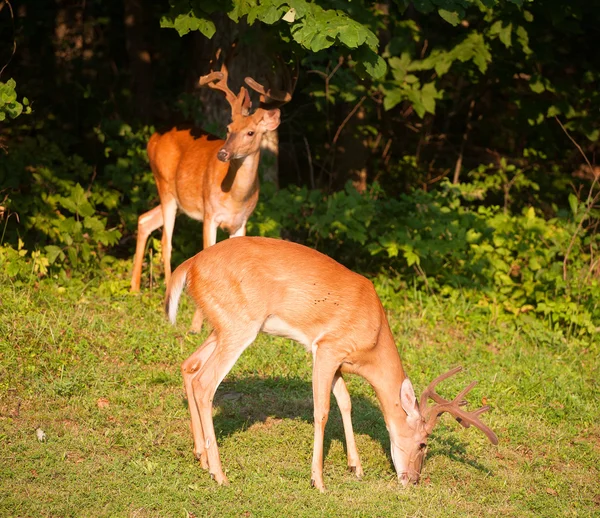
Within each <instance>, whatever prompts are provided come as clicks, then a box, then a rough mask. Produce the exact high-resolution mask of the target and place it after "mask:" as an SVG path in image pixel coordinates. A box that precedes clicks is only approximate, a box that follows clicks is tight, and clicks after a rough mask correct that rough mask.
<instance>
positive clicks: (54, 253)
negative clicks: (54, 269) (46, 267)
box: [44, 245, 65, 264]
mask: <svg viewBox="0 0 600 518" xmlns="http://www.w3.org/2000/svg"><path fill="white" fill-rule="evenodd" d="M44 250H46V257H47V258H48V262H49V263H50V264H54V261H56V259H57V258H58V257H60V258H61V259H64V257H65V254H64V253H63V251H62V250H61V248H60V247H58V246H55V245H48V246H45V247H44Z"/></svg>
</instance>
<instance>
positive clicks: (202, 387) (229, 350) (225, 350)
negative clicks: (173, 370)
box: [192, 329, 258, 485]
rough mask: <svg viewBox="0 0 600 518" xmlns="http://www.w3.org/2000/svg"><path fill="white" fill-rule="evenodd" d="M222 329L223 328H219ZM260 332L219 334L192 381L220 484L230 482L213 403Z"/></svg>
mask: <svg viewBox="0 0 600 518" xmlns="http://www.w3.org/2000/svg"><path fill="white" fill-rule="evenodd" d="M220 331H222V329H221V330H220ZM257 334H258V329H252V330H251V331H250V332H248V331H246V330H244V332H243V334H236V335H233V334H225V333H224V332H219V333H218V335H217V336H218V338H217V341H218V345H217V347H218V350H217V351H216V352H215V353H214V354H212V355H211V356H210V357H209V358H208V360H207V361H206V363H205V364H204V366H203V367H202V368H201V370H200V373H199V374H198V376H196V377H195V378H194V379H193V381H192V388H193V391H194V397H195V399H196V404H197V405H198V410H199V414H200V420H201V421H202V430H203V432H204V449H205V452H206V455H207V459H208V469H209V472H210V475H211V477H212V478H214V479H215V481H216V482H217V483H218V484H219V485H228V484H229V481H228V480H227V477H226V476H225V473H224V472H223V467H222V465H221V458H220V456H219V449H218V447H217V437H216V434H215V428H214V425H213V418H212V403H213V397H214V395H215V392H216V391H217V387H218V386H219V384H220V383H221V381H223V378H224V377H225V376H226V375H227V373H228V372H229V371H230V370H231V368H232V367H233V365H234V364H235V362H236V361H237V359H238V358H239V357H240V355H241V354H242V352H243V351H244V350H245V349H246V348H247V347H248V346H249V345H250V344H251V343H252V342H254V339H255V338H256V335H257Z"/></svg>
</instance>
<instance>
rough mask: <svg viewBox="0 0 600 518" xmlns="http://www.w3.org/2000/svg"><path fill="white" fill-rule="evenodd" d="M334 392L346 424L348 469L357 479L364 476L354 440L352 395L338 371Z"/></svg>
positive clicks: (333, 387)
mask: <svg viewBox="0 0 600 518" xmlns="http://www.w3.org/2000/svg"><path fill="white" fill-rule="evenodd" d="M331 388H332V392H333V395H334V396H335V399H336V401H337V404H338V407H339V409H340V413H341V414H342V422H343V423H344V435H345V436H346V453H347V454H348V468H349V469H350V471H351V472H353V473H354V474H355V475H356V476H357V478H361V477H362V476H363V475H364V471H363V468H362V464H361V463H360V457H359V456H358V449H357V448H356V442H355V440H354V430H353V429H352V402H351V401H350V393H349V392H348V388H347V387H346V383H345V382H344V378H342V374H341V373H340V371H339V370H338V371H337V372H336V373H335V376H334V378H333V384H332V387H331Z"/></svg>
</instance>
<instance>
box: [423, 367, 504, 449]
mask: <svg viewBox="0 0 600 518" xmlns="http://www.w3.org/2000/svg"><path fill="white" fill-rule="evenodd" d="M461 370H462V367H460V366H459V367H455V368H454V369H451V370H449V371H448V372H446V373H445V374H442V375H441V376H438V377H437V378H435V379H434V380H433V381H432V382H431V383H430V384H429V386H428V387H427V388H426V389H425V391H424V392H423V393H422V394H421V402H420V407H421V414H422V415H423V417H424V418H425V420H426V422H427V425H426V427H427V432H428V433H431V430H433V428H434V427H435V425H436V423H437V419H438V417H439V416H440V415H441V414H443V413H444V412H448V413H449V414H452V415H453V416H454V417H455V418H456V420H457V421H458V422H459V423H460V424H461V425H462V426H464V427H465V428H469V426H471V425H474V426H475V427H476V428H479V429H480V430H481V431H482V432H483V433H484V434H485V435H486V436H487V438H488V439H489V440H490V442H491V443H492V444H498V437H497V436H496V434H495V433H494V432H493V431H492V430H491V429H490V428H489V427H488V426H487V425H485V424H484V423H483V422H482V421H481V420H480V419H479V416H480V415H481V414H483V413H484V412H487V411H488V410H489V409H490V407H489V406H488V405H486V406H483V407H481V408H478V409H477V410H473V411H471V412H468V411H466V410H463V409H462V408H460V407H462V406H465V405H466V404H467V402H466V400H465V399H464V397H465V396H466V395H467V394H468V393H469V392H470V391H471V390H472V389H473V387H474V386H475V385H477V382H476V381H472V382H471V383H470V384H469V385H468V386H467V387H465V388H464V389H463V390H461V391H460V392H459V394H458V395H457V396H456V397H455V398H454V399H453V400H452V401H448V400H446V399H444V398H443V397H441V396H440V395H439V394H437V393H436V392H435V387H436V385H437V384H438V383H439V382H440V381H443V380H445V379H447V378H449V377H450V376H453V375H454V374H456V373H457V372H460V371H461ZM429 399H433V400H434V401H435V405H433V406H428V400H429Z"/></svg>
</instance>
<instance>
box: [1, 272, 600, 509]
mask: <svg viewBox="0 0 600 518" xmlns="http://www.w3.org/2000/svg"><path fill="white" fill-rule="evenodd" d="M125 285H126V281H118V282H116V284H114V285H113V288H115V286H116V288H115V289H114V290H113V291H115V293H117V294H116V295H107V294H105V293H106V292H107V291H109V290H107V289H100V290H99V289H96V288H95V287H94V286H92V285H89V286H84V285H79V284H77V283H76V282H73V283H72V286H70V287H68V288H61V289H59V288H56V287H53V286H52V285H51V284H43V283H42V284H41V285H23V286H20V287H17V286H15V285H14V284H12V283H11V282H10V281H9V280H7V279H0V448H1V450H0V451H1V455H0V515H1V516H132V517H133V516H136V517H146V516H182V517H185V516H196V517H199V516H273V517H280V516H311V517H312V516H382V517H387V516H423V517H430V516H499V515H507V516H519V517H521V516H593V515H596V516H597V515H599V514H600V473H599V467H598V466H599V465H600V424H599V419H598V417H599V416H600V398H599V397H598V389H599V384H598V378H599V366H598V364H599V361H598V353H599V351H598V346H597V345H594V346H587V348H586V347H585V346H583V345H578V344H577V343H576V342H566V341H564V340H562V339H560V338H559V337H557V336H555V335H552V334H551V333H549V332H547V331H544V329H543V328H542V327H541V326H539V325H536V324H535V323H533V322H532V323H531V325H527V326H524V325H522V326H520V327H519V326H514V325H506V324H505V325H500V324H497V325H492V324H490V322H488V321H486V320H485V319H482V318H481V317H480V316H479V317H477V316H476V315H475V314H474V313H473V312H472V311H471V309H470V308H469V307H466V306H461V305H460V303H458V304H457V303H456V301H453V302H452V303H444V302H443V301H440V300H437V301H435V300H429V299H422V300H420V302H412V303H411V302H410V301H408V302H407V301H406V300H404V299H403V298H401V297H400V296H396V298H394V297H393V296H386V297H385V299H384V302H385V305H386V307H387V308H388V310H389V318H390V322H391V325H392V328H393V330H394V334H395V336H396V338H397V343H398V347H399V350H400V351H401V355H402V358H403V362H404V365H405V368H406V370H407V372H408V373H409V375H410V376H411V378H412V380H413V383H414V384H415V388H416V389H417V392H419V391H420V390H422V389H423V388H424V386H425V385H426V384H427V383H428V381H430V380H431V379H432V378H433V377H435V376H436V375H437V374H439V373H441V372H442V371H445V370H448V369H449V368H451V367H452V366H454V365H457V364H462V365H463V366H464V367H465V372H463V373H461V374H459V375H458V376H456V377H455V379H451V380H448V381H447V382H444V385H443V386H441V387H440V391H442V393H443V394H446V395H447V396H452V395H454V394H455V393H456V392H457V391H458V390H460V388H462V387H463V386H464V385H465V384H466V383H468V382H469V381H470V380H471V379H478V380H479V381H480V384H479V385H478V386H477V387H476V388H475V389H474V390H473V391H472V392H471V394H470V395H469V400H470V402H471V406H472V407H474V406H475V405H481V404H482V401H484V400H486V401H487V403H488V404H490V405H491V406H492V411H490V412H489V413H487V414H485V415H484V419H485V421H486V422H487V423H488V424H489V425H490V426H491V427H492V428H493V429H494V430H495V431H496V433H497V434H498V436H499V439H500V443H499V445H498V446H497V447H494V446H492V445H491V444H489V443H488V442H487V439H486V438H485V436H484V435H483V434H481V433H480V432H478V431H477V430H474V429H469V430H464V429H462V428H461V427H459V426H458V425H457V424H456V422H454V421H453V420H452V419H451V418H450V417H448V416H445V417H443V418H442V419H441V422H440V424H439V425H438V427H437V429H436V430H435V432H434V434H433V436H432V438H431V440H430V448H429V454H428V457H427V462H426V465H425V469H424V473H423V480H422V483H421V484H420V485H419V486H417V487H412V488H409V489H408V490H403V489H401V486H400V485H399V484H398V482H397V481H396V477H395V474H394V472H393V468H392V465H391V461H390V458H389V444H388V436H387V432H386V430H385V425H384V422H383V418H382V416H381V413H380V411H379V408H378V406H377V402H376V400H375V398H374V395H373V392H372V390H371V389H370V387H369V386H368V385H367V384H366V383H365V382H364V381H363V380H362V379H359V378H348V379H349V388H350V392H351V394H352V396H353V404H354V407H353V415H354V418H353V420H354V423H355V431H356V436H357V443H358V447H359V452H360V453H361V456H362V462H363V466H364V469H365V477H364V479H363V480H362V481H358V480H356V479H355V478H354V477H353V476H352V474H350V473H349V472H348V471H347V470H346V459H345V453H344V444H343V429H342V425H341V419H340V417H339V412H338V410H337V408H336V407H335V403H334V402H333V400H332V411H331V416H330V420H329V423H328V425H327V432H326V441H325V466H324V474H325V483H326V485H327V492H326V493H325V494H321V493H319V492H318V491H315V490H314V489H311V488H310V462H311V454H312V433H313V430H312V399H311V386H310V358H309V357H308V355H307V354H306V353H305V352H304V350H303V348H302V347H301V346H298V345H297V344H294V343H292V342H289V341H287V340H283V339H276V338H271V337H267V336H260V337H259V339H258V340H257V342H256V343H255V344H254V345H252V346H251V347H250V349H249V350H248V351H247V352H246V353H245V354H244V355H243V356H242V358H241V359H240V361H239V362H238V363H237V365H236V366H235V367H234V369H233V371H232V372H231V373H230V375H229V376H228V377H227V378H226V379H225V381H224V383H223V384H222V386H221V387H220V389H219V391H218V393H217V399H216V402H215V411H214V414H215V429H216V431H217V436H218V439H219V444H220V451H221V456H222V460H223V465H224V467H225V470H226V473H227V476H228V477H229V480H230V482H231V485H230V486H229V487H217V486H216V484H215V483H214V482H212V481H211V480H210V479H209V477H208V475H207V473H206V472H204V471H202V469H201V468H200V466H199V464H198V463H197V462H196V461H194V459H193V456H192V441H191V434H190V431H189V417H188V411H187V406H186V400H185V396H184V391H183V384H182V380H181V376H180V373H179V365H180V363H181V361H182V360H183V359H184V358H185V357H186V355H188V354H189V353H191V352H192V351H193V350H194V349H195V348H196V347H197V346H198V345H199V344H200V343H201V341H202V339H203V337H204V334H203V335H202V336H193V335H188V334H187V333H186V329H187V326H188V324H189V322H190V319H191V308H190V307H189V305H188V304H187V302H185V301H184V304H183V308H182V312H181V314H180V316H181V318H180V321H179V324H178V325H177V327H175V328H173V327H171V326H170V325H169V324H168V323H167V322H166V320H165V318H164V317H163V315H162V312H161V293H160V292H159V291H155V292H154V293H153V294H151V293H144V294H142V295H141V296H131V295H128V294H127V295H126V294H124V293H123V291H122V290H121V289H120V287H121V286H125ZM357 318H360V315H357ZM102 398H105V399H102ZM103 403H104V404H103ZM37 428H41V429H42V430H43V431H44V432H45V434H46V438H47V440H46V441H45V442H39V441H38V439H37V437H36V429H37Z"/></svg>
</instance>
